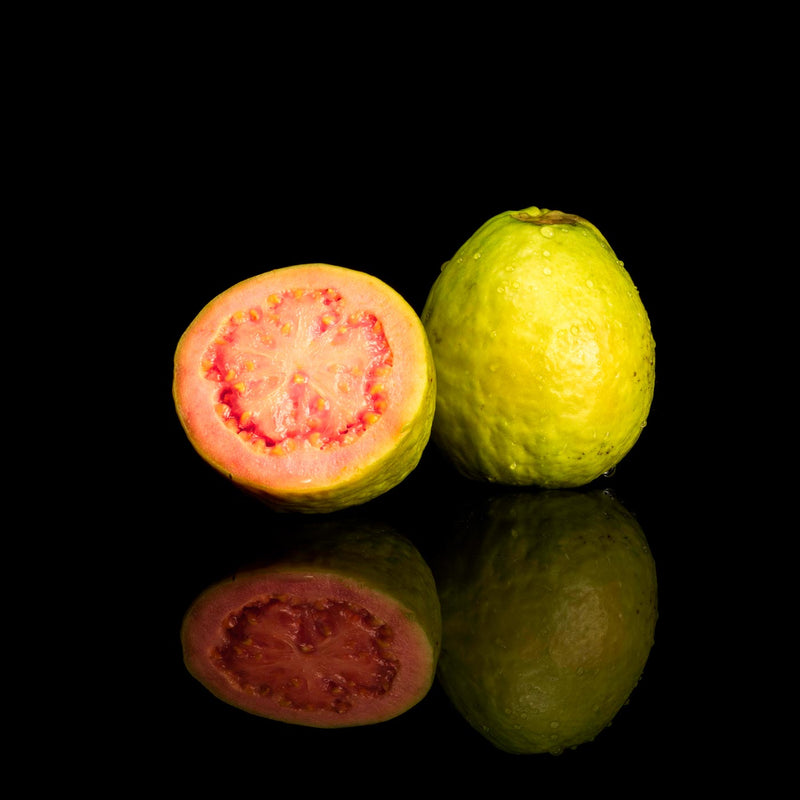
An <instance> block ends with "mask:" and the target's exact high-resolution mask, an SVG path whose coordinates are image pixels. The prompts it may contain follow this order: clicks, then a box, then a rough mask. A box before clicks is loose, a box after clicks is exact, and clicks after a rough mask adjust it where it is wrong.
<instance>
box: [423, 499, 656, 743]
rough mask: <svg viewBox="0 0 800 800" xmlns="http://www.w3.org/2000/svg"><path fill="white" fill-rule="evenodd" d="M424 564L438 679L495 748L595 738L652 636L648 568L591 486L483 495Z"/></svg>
mask: <svg viewBox="0 0 800 800" xmlns="http://www.w3.org/2000/svg"><path fill="white" fill-rule="evenodd" d="M454 550H455V552H452V553H448V554H447V558H446V559H443V561H442V564H441V567H440V571H439V573H438V574H437V576H436V577H437V582H438V585H439V593H440V599H441V604H442V618H443V634H442V637H443V638H442V652H441V656H440V660H439V670H438V678H439V680H440V682H441V685H442V686H443V688H444V689H445V692H446V693H447V695H448V696H449V697H450V699H451V700H452V702H453V704H454V705H455V707H456V708H457V709H458V711H459V712H460V713H461V714H462V715H463V716H464V717H465V719H466V720H467V721H468V722H469V723H470V724H471V725H472V726H473V727H474V728H475V729H476V730H478V731H479V732H480V733H481V734H482V735H483V736H484V737H486V738H487V739H488V740H489V741H490V742H492V743H493V744H494V745H495V746H496V747H498V748H500V749H501V750H505V751H508V752H511V753H543V752H550V753H560V752H562V751H563V750H564V749H565V748H569V747H574V746H577V745H579V744H582V743H584V742H587V741H590V740H592V739H594V738H595V737H596V736H597V734H598V733H599V732H600V731H602V730H603V729H604V728H605V727H606V726H607V725H608V724H609V723H610V722H611V720H612V719H613V718H614V716H615V715H616V714H617V712H618V711H619V709H620V708H621V706H622V705H623V704H624V703H625V702H626V700H627V699H628V697H629V695H630V694H631V692H632V690H633V688H634V687H635V685H636V684H637V682H638V680H639V677H640V675H641V673H642V670H643V668H644V666H645V663H646V661H647V659H648V656H649V653H650V649H651V646H652V644H653V637H654V630H655V624H656V616H657V611H656V606H657V603H656V571H655V564H654V561H653V558H652V555H651V554H650V551H649V549H648V546H647V541H646V539H645V537H644V534H643V532H642V530H641V527H640V526H639V524H638V522H637V521H636V520H635V519H634V518H633V517H632V516H631V515H630V514H629V513H628V512H627V511H626V510H625V509H624V508H623V507H622V506H621V504H620V503H619V502H618V501H616V500H615V499H614V498H612V497H611V496H609V495H607V494H606V493H603V492H593V493H587V494H583V493H579V492H561V491H549V492H533V493H513V494H509V495H501V496H497V497H495V498H492V499H490V500H489V501H488V502H487V504H486V505H485V506H484V507H483V508H481V509H480V510H479V512H478V513H477V514H476V515H475V516H474V517H473V520H472V523H471V526H470V527H469V528H468V533H467V536H466V538H464V539H460V540H459V542H458V546H457V548H455V549H454Z"/></svg>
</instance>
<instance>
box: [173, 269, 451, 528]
mask: <svg viewBox="0 0 800 800" xmlns="http://www.w3.org/2000/svg"><path fill="white" fill-rule="evenodd" d="M173 394H174V398H175V405H176V409H177V412H178V416H179V418H180V421H181V424H182V425H183V428H184V430H185V432H186V434H187V436H188V438H189V440H190V441H191V443H192V444H193V445H194V447H195V449H196V450H197V451H198V453H200V455H201V456H203V458H204V459H205V460H206V461H207V462H208V463H209V464H211V465H212V466H213V467H215V468H216V469H217V470H218V471H219V472H221V473H222V474H223V475H225V476H227V477H228V478H230V480H232V481H233V482H234V483H236V484H237V485H239V486H240V487H242V488H244V489H246V490H249V491H251V492H253V493H255V494H256V495H257V496H259V497H260V498H261V499H263V500H264V501H265V502H267V503H268V504H270V505H272V506H274V507H276V508H279V509H282V510H293V511H301V512H327V511H335V510H337V509H341V508H344V507H347V506H352V505H356V504H360V503H364V502H366V501H367V500H371V499H373V498H374V497H377V496H378V495H380V494H382V493H384V492H386V491H387V490H388V489H391V488H392V487H394V486H395V485H397V484H398V483H400V482H401V481H402V480H403V479H404V478H405V477H407V475H408V474H409V473H410V472H411V471H412V470H413V469H414V468H415V467H416V465H417V463H418V462H419V459H420V457H421V455H422V452H423V450H424V448H425V445H426V444H427V442H428V437H429V435H430V428H431V422H432V419H433V410H434V405H435V396H436V385H435V373H434V369H433V360H432V357H431V353H430V348H429V346H428V342H427V338H426V335H425V331H424V329H423V327H422V323H421V322H420V320H419V318H418V316H417V315H416V313H415V312H414V310H413V309H412V308H411V306H409V305H408V303H407V302H406V301H405V300H404V299H403V298H402V297H401V296H400V295H399V294H398V293H397V292H395V291H394V290H393V289H391V288H390V287H389V286H387V285H386V284H385V283H383V282H382V281H380V280H379V279H378V278H375V277H374V276H372V275H368V274H366V273H363V272H359V271H356V270H351V269H346V268H343V267H335V266H331V265H328V264H304V265H299V266H295V267H285V268H283V269H275V270H272V271H271V272H267V273H264V274H263V275H258V276H255V277H253V278H250V279H248V280H245V281H242V282H241V283H238V284H236V285H235V286H232V287H231V288H230V289H228V290H226V291H225V292H223V293H222V294H220V295H219V296H217V297H216V298H214V299H213V300H211V301H210V302H209V303H208V304H207V305H206V306H205V308H204V309H202V311H201V312H200V313H199V314H198V315H197V317H196V318H195V319H194V320H193V322H192V323H191V324H190V325H189V327H188V328H187V330H186V331H185V332H184V334H183V336H182V337H181V340H180V342H179V343H178V347H177V349H176V353H175V376H174V385H173Z"/></svg>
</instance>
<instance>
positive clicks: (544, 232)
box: [542, 225, 553, 239]
mask: <svg viewBox="0 0 800 800" xmlns="http://www.w3.org/2000/svg"><path fill="white" fill-rule="evenodd" d="M542 236H545V237H546V238H548V239H552V238H553V229H552V228H551V227H550V226H549V225H545V226H544V227H542Z"/></svg>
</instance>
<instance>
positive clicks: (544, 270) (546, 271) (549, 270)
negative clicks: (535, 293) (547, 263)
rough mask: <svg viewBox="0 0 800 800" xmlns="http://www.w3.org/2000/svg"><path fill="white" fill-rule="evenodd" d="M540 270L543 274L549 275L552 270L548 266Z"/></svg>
mask: <svg viewBox="0 0 800 800" xmlns="http://www.w3.org/2000/svg"><path fill="white" fill-rule="evenodd" d="M542 271H543V272H544V274H545V275H551V274H552V272H553V270H551V269H550V267H545V268H544V269H543V270H542Z"/></svg>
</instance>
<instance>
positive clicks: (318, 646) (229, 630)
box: [214, 595, 398, 714]
mask: <svg viewBox="0 0 800 800" xmlns="http://www.w3.org/2000/svg"><path fill="white" fill-rule="evenodd" d="M393 639H394V634H393V631H392V629H391V628H390V626H388V625H387V624H385V623H383V622H382V621H381V620H379V619H377V618H375V617H374V616H373V615H372V614H370V612H369V611H367V610H366V609H364V608H361V607H359V606H357V605H355V604H352V603H348V602H342V601H337V600H331V599H328V598H326V599H323V600H318V601H306V600H300V599H298V598H292V597H287V596H283V595H281V596H270V597H267V598H264V599H263V600H258V601H254V602H252V603H249V604H247V605H246V606H244V607H243V608H242V609H240V610H239V611H237V612H235V613H232V614H231V615H230V616H229V617H228V619H227V620H226V622H225V635H224V641H223V642H222V643H221V644H220V645H219V646H218V647H217V648H216V649H215V651H214V660H215V663H216V665H217V668H218V669H219V670H221V671H222V672H223V673H225V674H226V675H227V676H228V678H229V679H230V680H232V681H233V682H234V683H235V684H236V685H238V686H239V688H241V689H242V690H243V691H246V692H251V693H253V694H257V695H260V696H263V697H270V698H272V699H273V700H275V702H277V703H278V704H279V705H280V706H282V707H285V708H292V709H296V710H303V711H323V712H331V713H334V714H346V713H347V712H348V711H349V710H350V708H351V707H352V705H353V703H354V702H356V701H357V700H358V699H359V698H374V697H379V696H381V695H384V694H385V693H386V692H388V691H389V690H390V689H391V686H392V683H393V682H394V678H395V676H396V674H397V670H398V662H397V659H396V658H394V657H393V655H392V641H393Z"/></svg>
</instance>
